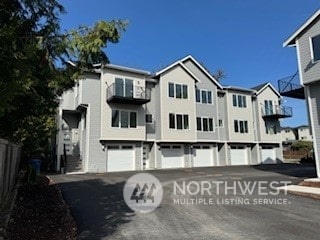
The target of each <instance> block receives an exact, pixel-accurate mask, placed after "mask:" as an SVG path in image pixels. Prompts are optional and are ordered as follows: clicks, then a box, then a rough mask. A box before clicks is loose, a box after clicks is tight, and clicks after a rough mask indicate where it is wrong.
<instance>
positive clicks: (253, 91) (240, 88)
mask: <svg viewBox="0 0 320 240" xmlns="http://www.w3.org/2000/svg"><path fill="white" fill-rule="evenodd" d="M223 89H225V90H235V91H242V92H248V93H251V94H252V93H255V92H256V90H254V89H251V88H243V87H236V86H223Z"/></svg>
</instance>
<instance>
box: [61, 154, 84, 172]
mask: <svg viewBox="0 0 320 240" xmlns="http://www.w3.org/2000/svg"><path fill="white" fill-rule="evenodd" d="M82 170H83V169H82V159H81V157H80V156H72V155H67V161H66V168H65V171H66V172H67V173H70V172H81V171H82Z"/></svg>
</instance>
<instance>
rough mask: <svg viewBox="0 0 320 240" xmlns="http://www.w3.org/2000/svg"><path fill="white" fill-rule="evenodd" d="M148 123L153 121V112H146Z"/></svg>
mask: <svg viewBox="0 0 320 240" xmlns="http://www.w3.org/2000/svg"><path fill="white" fill-rule="evenodd" d="M146 123H152V114H146Z"/></svg>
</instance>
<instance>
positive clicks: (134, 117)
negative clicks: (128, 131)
mask: <svg viewBox="0 0 320 240" xmlns="http://www.w3.org/2000/svg"><path fill="white" fill-rule="evenodd" d="M130 127H131V128H136V127H137V113H136V112H130Z"/></svg>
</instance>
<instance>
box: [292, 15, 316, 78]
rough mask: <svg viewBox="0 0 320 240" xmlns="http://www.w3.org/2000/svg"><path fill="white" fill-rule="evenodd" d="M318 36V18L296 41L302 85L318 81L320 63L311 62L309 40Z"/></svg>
mask: <svg viewBox="0 0 320 240" xmlns="http://www.w3.org/2000/svg"><path fill="white" fill-rule="evenodd" d="M319 34H320V18H319V17H318V19H317V20H316V21H315V23H313V24H312V25H311V26H310V27H309V28H308V29H307V30H306V31H305V32H304V33H303V35H302V36H301V37H300V38H299V39H298V40H297V46H298V56H299V59H300V66H299V69H300V74H301V75H302V81H303V84H307V83H310V82H314V81H317V80H320V61H317V62H312V56H311V41H310V38H311V37H314V36H316V35H319Z"/></svg>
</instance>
